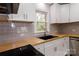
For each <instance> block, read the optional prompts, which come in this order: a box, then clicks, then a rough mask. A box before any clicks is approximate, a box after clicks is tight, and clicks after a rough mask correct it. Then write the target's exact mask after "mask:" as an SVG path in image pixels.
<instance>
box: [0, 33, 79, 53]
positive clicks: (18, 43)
mask: <svg viewBox="0 0 79 59" xmlns="http://www.w3.org/2000/svg"><path fill="white" fill-rule="evenodd" d="M57 36H58V37H56V38H52V39H48V40H42V39H39V38H36V37H31V38H25V39H21V40H18V41H16V42H10V43H4V44H1V45H0V52H3V51H7V50H10V49H14V48H18V47H21V46H25V45H28V44H31V45H33V46H35V45H38V44H42V43H45V42H50V41H53V40H56V39H59V38H63V37H68V36H73V37H79V35H59V34H58V35H57Z"/></svg>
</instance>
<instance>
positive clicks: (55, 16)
mask: <svg viewBox="0 0 79 59" xmlns="http://www.w3.org/2000/svg"><path fill="white" fill-rule="evenodd" d="M50 15H51V23H67V22H69V4H65V5H59V4H53V5H52V6H51V8H50Z"/></svg>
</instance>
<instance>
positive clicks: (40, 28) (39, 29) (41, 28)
mask: <svg viewBox="0 0 79 59" xmlns="http://www.w3.org/2000/svg"><path fill="white" fill-rule="evenodd" d="M36 27H37V32H44V31H45V22H37V24H36Z"/></svg>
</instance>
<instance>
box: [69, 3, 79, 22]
mask: <svg viewBox="0 0 79 59" xmlns="http://www.w3.org/2000/svg"><path fill="white" fill-rule="evenodd" d="M77 21H79V3H72V4H71V5H70V22H77Z"/></svg>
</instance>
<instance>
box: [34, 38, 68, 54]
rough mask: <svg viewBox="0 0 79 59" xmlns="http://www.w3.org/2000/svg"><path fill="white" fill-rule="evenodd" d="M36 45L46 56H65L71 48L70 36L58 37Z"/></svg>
mask: <svg viewBox="0 0 79 59" xmlns="http://www.w3.org/2000/svg"><path fill="white" fill-rule="evenodd" d="M34 47H35V48H36V49H37V50H38V51H40V52H41V53H43V54H44V55H45V56H65V55H66V54H68V50H69V38H68V37H64V38H60V39H56V40H53V41H50V42H46V43H43V44H40V45H36V46H34Z"/></svg>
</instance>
